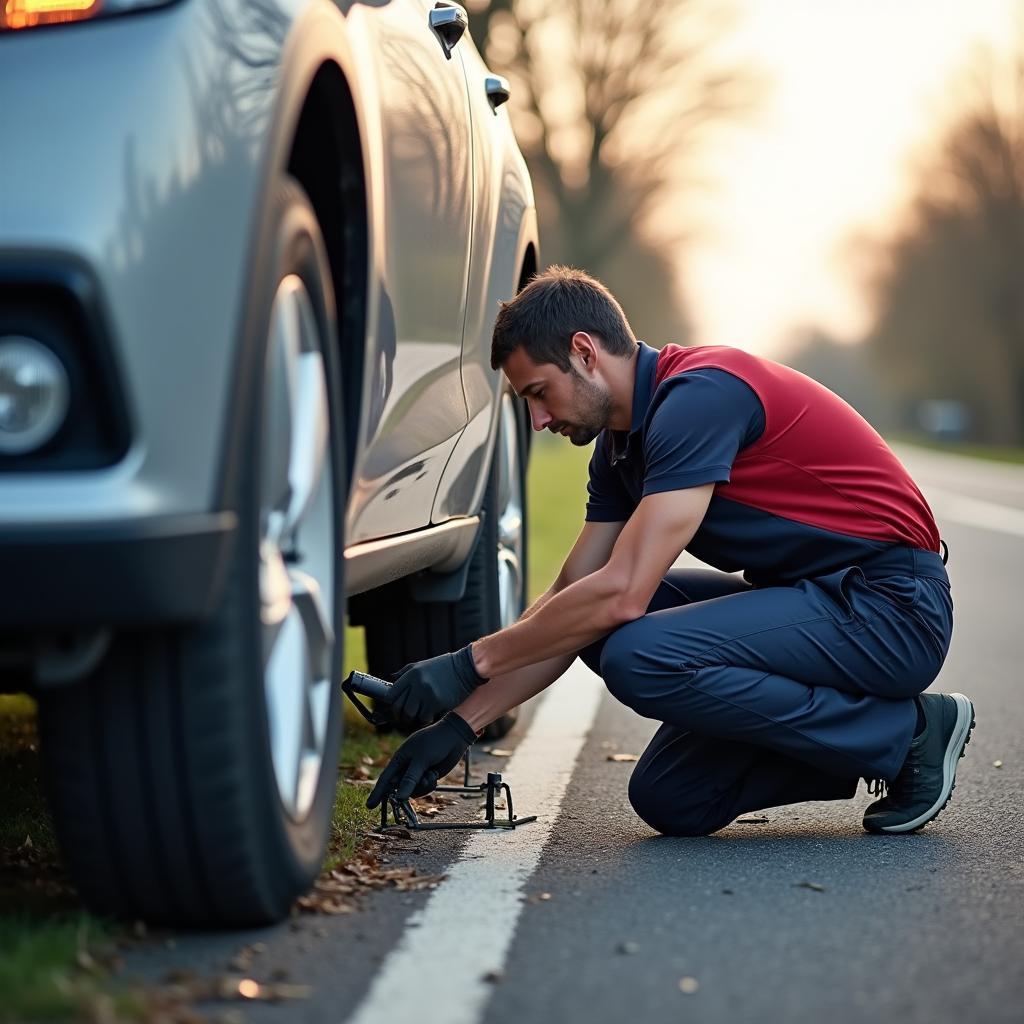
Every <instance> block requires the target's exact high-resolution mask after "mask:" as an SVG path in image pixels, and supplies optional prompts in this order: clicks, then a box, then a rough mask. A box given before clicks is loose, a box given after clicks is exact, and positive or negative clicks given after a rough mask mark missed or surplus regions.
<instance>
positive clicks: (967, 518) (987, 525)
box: [924, 487, 1024, 537]
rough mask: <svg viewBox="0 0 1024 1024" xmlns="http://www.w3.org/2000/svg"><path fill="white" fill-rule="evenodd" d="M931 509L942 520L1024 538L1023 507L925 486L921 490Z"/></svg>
mask: <svg viewBox="0 0 1024 1024" xmlns="http://www.w3.org/2000/svg"><path fill="white" fill-rule="evenodd" d="M924 495H925V497H926V498H927V499H928V504H929V505H931V507H932V511H933V512H934V513H935V514H936V515H937V516H939V517H941V518H943V519H949V520H951V521H953V522H955V523H961V524H962V525H964V526H975V527H978V528H980V529H982V530H994V531H996V532H997V533H1009V534H1013V536H1015V537H1024V509H1019V508H1012V507H1011V506H1009V505H997V504H996V503H995V502H992V501H982V500H981V499H980V498H968V497H966V496H965V495H962V494H956V493H954V492H953V491H946V490H943V489H942V488H941V487H928V488H926V489H925V491H924Z"/></svg>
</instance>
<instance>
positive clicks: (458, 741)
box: [366, 711, 476, 808]
mask: <svg viewBox="0 0 1024 1024" xmlns="http://www.w3.org/2000/svg"><path fill="white" fill-rule="evenodd" d="M475 739H476V733H475V732H473V730H472V729H471V728H470V727H469V725H468V724H467V722H466V721H465V720H464V719H463V718H461V717H460V716H459V715H457V714H455V712H454V711H450V712H449V713H448V714H447V715H445V716H444V718H442V719H441V721H440V722H437V723H436V724H435V725H431V726H428V727H427V728H426V729H420V731H419V732H414V733H413V734H412V735H411V736H410V737H409V738H408V739H407V740H406V741H405V742H404V743H403V744H402V745H401V746H400V747H399V748H398V749H397V750H396V751H395V752H394V754H393V755H392V757H391V760H390V761H389V762H388V764H387V767H386V768H385V769H384V771H382V772H381V773H380V778H378V779H377V784H376V785H375V786H374V787H373V790H372V791H371V792H370V795H369V796H368V797H367V798H366V806H367V807H371V808H372V807H376V806H377V805H378V804H379V803H380V802H381V801H382V800H383V799H384V798H385V797H386V796H387V795H388V793H390V792H392V791H394V793H395V796H396V797H397V798H398V799H399V800H407V799H408V798H409V797H410V796H425V795H426V794H427V793H429V792H430V791H431V790H433V789H434V787H435V786H437V780H438V779H442V778H444V776H445V775H447V774H448V773H449V772H450V771H451V770H452V769H453V768H454V767H455V766H456V765H457V764H458V763H459V761H461V760H462V757H463V755H464V754H465V753H466V750H467V749H468V748H469V746H470V745H471V744H472V743H473V741H474V740H475Z"/></svg>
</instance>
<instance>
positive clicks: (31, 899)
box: [0, 434, 590, 1024]
mask: <svg viewBox="0 0 1024 1024" xmlns="http://www.w3.org/2000/svg"><path fill="white" fill-rule="evenodd" d="M589 455H590V450H589V448H584V449H579V448H574V447H573V446H571V445H570V444H568V443H566V442H565V441H564V440H562V441H559V440H558V439H556V438H554V437H549V436H547V435H546V434H541V435H536V436H535V437H534V439H533V448H532V452H531V457H530V468H529V472H528V476H527V501H528V528H529V538H528V544H529V550H528V559H529V576H528V580H527V589H528V592H529V599H530V600H531V601H533V600H535V599H536V598H537V597H538V596H539V595H540V594H542V593H543V592H544V591H545V590H546V589H547V587H548V585H549V584H550V583H551V582H552V581H553V580H554V578H555V576H556V575H557V573H558V570H559V568H560V567H561V565H562V562H563V560H564V558H565V556H566V555H567V554H568V552H569V549H570V548H571V547H572V544H573V542H574V541H575V539H576V536H577V534H578V533H579V530H580V527H581V525H582V523H583V514H584V510H585V505H586V480H587V463H588V460H589ZM352 669H359V670H362V671H365V670H366V654H365V644H364V634H363V630H362V629H361V628H355V627H348V628H347V629H346V631H345V669H344V673H345V675H347V674H348V673H349V672H350V671H351V670H352ZM344 714H345V740H344V744H343V747H342V752H341V758H340V773H339V780H338V787H337V792H336V796H335V802H334V812H333V817H332V822H331V833H330V839H329V843H328V851H327V858H326V861H325V865H324V866H325V870H331V869H333V868H337V867H338V866H340V865H341V864H343V863H345V862H346V861H347V860H349V859H351V858H352V856H353V855H354V854H355V852H356V850H357V849H358V848H359V846H360V843H361V841H363V840H362V836H361V833H362V832H364V831H367V830H368V829H370V828H372V827H373V826H374V825H375V824H376V823H377V822H378V821H379V811H378V812H374V811H369V810H367V809H366V807H365V802H366V796H367V793H368V786H367V783H369V782H371V781H372V780H373V779H374V778H376V776H377V775H378V774H379V771H380V769H381V768H382V767H383V766H384V765H385V764H386V763H387V761H388V759H389V758H390V756H391V754H392V753H393V752H394V750H395V748H396V747H397V746H398V744H399V743H400V742H401V741H402V738H403V737H402V736H401V735H399V734H397V733H377V732H376V731H375V730H374V729H373V727H371V726H370V725H369V724H368V723H367V722H366V721H364V720H363V719H362V718H361V717H360V716H359V714H358V713H357V712H356V710H355V709H354V708H353V707H351V705H350V704H349V702H348V701H346V702H345V708H344ZM40 775H41V762H40V756H39V738H38V734H37V730H36V705H35V701H33V700H32V698H31V697H28V696H26V695H23V694H13V695H6V694H0V907H2V908H3V910H2V912H0V1024H14V1022H20V1021H32V1020H48V1021H57V1020H69V1019H82V1018H85V1019H97V1020H99V1019H102V1020H116V1019H132V1018H137V1017H139V1016H140V1015H143V1014H144V1013H145V1009H144V1007H143V1006H142V1004H141V1003H139V1001H138V999H137V998H136V1000H135V1002H133V1001H132V997H131V995H116V996H115V995H112V994H111V986H110V972H111V966H110V965H111V963H112V961H111V958H110V954H109V950H110V948H111V946H112V944H114V943H116V942H117V941H118V938H119V937H120V936H121V935H123V934H124V931H125V930H124V928H123V926H120V925H113V924H106V923H104V922H101V921H99V920H97V919H96V918H94V917H92V916H90V915H88V914H86V913H85V912H84V911H82V909H81V907H80V906H79V904H78V902H77V900H76V898H75V895H74V892H73V890H72V889H71V887H70V884H69V883H68V881H67V879H66V877H65V875H64V871H63V868H62V867H61V863H60V854H59V851H58V848H57V843H56V837H55V835H54V830H53V824H52V819H51V818H50V814H49V810H48V808H47V806H46V800H45V797H44V795H43V790H42V786H41V780H40Z"/></svg>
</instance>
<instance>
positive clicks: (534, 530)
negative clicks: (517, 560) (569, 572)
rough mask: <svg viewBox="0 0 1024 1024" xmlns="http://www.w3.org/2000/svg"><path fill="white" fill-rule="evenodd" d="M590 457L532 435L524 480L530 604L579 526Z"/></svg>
mask: <svg viewBox="0 0 1024 1024" xmlns="http://www.w3.org/2000/svg"><path fill="white" fill-rule="evenodd" d="M590 452H591V448H590V447H586V448H576V447H575V446H573V445H571V444H570V443H569V442H568V441H566V440H565V439H564V438H556V437H555V436H554V435H552V434H547V433H536V434H534V437H533V447H532V450H531V452H530V468H529V472H528V473H527V478H526V495H527V509H528V515H529V519H528V529H529V535H528V537H529V550H528V552H527V558H528V560H529V563H530V564H529V570H528V579H527V590H528V592H529V595H530V597H529V599H530V601H535V600H536V599H537V598H538V597H540V595H541V594H543V593H544V591H545V590H547V588H548V586H550V584H551V583H553V582H554V580H555V577H556V576H557V575H558V571H559V569H561V568H562V563H563V562H564V561H565V556H566V555H567V554H569V551H570V549H571V548H572V546H573V544H574V543H575V541H576V537H577V536H578V534H579V532H580V529H581V528H582V527H583V516H584V513H585V512H586V508H587V465H588V464H589V462H590Z"/></svg>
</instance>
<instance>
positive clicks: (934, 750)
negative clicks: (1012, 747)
mask: <svg viewBox="0 0 1024 1024" xmlns="http://www.w3.org/2000/svg"><path fill="white" fill-rule="evenodd" d="M915 700H916V701H917V702H918V704H919V705H920V706H921V708H922V710H923V711H924V719H925V726H924V731H923V732H922V733H921V735H920V736H915V737H914V739H913V740H911V743H910V750H909V751H908V753H907V758H906V760H905V761H904V762H903V767H902V768H901V769H900V771H899V774H898V775H897V776H896V778H895V779H893V780H892V782H888V783H887V782H885V780H883V779H872V780H869V782H873V783H874V784H875V785H876V787H877V788H875V789H872V788H871V785H870V784H869V786H868V792H869V793H880V794H884V795H883V797H882V799H881V800H876V801H875V802H874V803H873V804H870V805H869V806H868V808H867V810H866V811H865V812H864V827H865V828H866V829H867V830H868V831H869V832H916V831H917V830H918V829H919V828H921V826H922V825H926V824H927V823H928V822H929V821H931V820H932V819H933V818H937V817H938V815H939V812H940V811H941V810H942V809H943V808H944V807H945V806H946V804H947V803H949V798H950V796H952V794H953V788H954V786H955V785H956V766H957V761H958V760H959V759H960V758H961V757H963V756H964V748H965V747H966V746H967V744H968V743H969V742H970V739H971V730H972V729H973V728H974V705H973V704H972V703H971V702H970V701H969V700H968V699H967V698H966V697H965V696H964V695H963V694H962V693H922V694H920V696H918V697H916V698H915ZM886 790H888V792H886Z"/></svg>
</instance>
